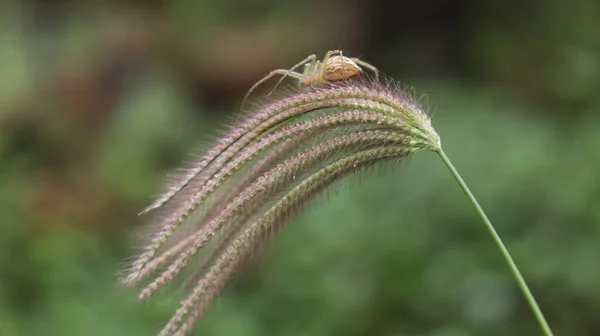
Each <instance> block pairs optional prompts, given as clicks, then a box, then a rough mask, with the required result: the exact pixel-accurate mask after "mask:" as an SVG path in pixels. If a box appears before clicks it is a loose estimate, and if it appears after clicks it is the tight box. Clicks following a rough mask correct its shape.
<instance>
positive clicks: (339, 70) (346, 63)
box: [242, 50, 379, 104]
mask: <svg viewBox="0 0 600 336" xmlns="http://www.w3.org/2000/svg"><path fill="white" fill-rule="evenodd" d="M302 65H304V72H303V73H299V72H296V71H295V70H296V69H297V68H299V67H300V66H302ZM360 66H363V67H365V68H368V69H370V70H371V71H373V73H375V79H378V73H379V72H378V70H377V68H375V67H374V66H372V65H371V64H369V63H367V62H364V61H361V60H360V59H358V58H351V57H346V56H344V55H343V54H342V51H341V50H331V51H328V52H327V53H326V54H325V57H324V58H323V60H322V61H319V60H318V59H317V56H316V55H310V56H308V57H307V58H305V59H304V60H302V61H301V62H300V63H298V64H296V65H294V66H293V67H292V68H291V69H289V70H285V69H277V70H273V71H271V73H269V74H268V75H267V76H265V77H263V78H262V79H261V80H259V81H258V82H256V83H255V84H254V85H253V86H252V87H251V88H250V90H248V92H247V93H246V96H245V97H244V100H243V101H242V104H243V103H244V102H245V101H246V99H248V97H249V96H250V93H252V91H254V90H255V89H256V88H257V87H258V86H259V85H261V84H262V83H264V82H266V81H267V80H269V79H270V78H272V77H274V76H276V75H282V77H281V79H280V80H279V82H277V84H276V85H275V87H274V88H273V89H272V90H271V91H270V92H269V93H268V94H267V96H268V95H270V94H271V93H273V91H275V89H276V88H277V86H279V84H281V82H282V81H283V80H284V79H285V78H286V77H288V76H289V77H292V78H295V79H297V80H298V81H299V82H300V83H301V84H304V86H306V87H311V86H313V85H318V84H323V83H326V82H335V81H341V80H346V79H349V78H352V77H356V76H358V75H360V74H361V73H363V69H362V68H361V67H360Z"/></svg>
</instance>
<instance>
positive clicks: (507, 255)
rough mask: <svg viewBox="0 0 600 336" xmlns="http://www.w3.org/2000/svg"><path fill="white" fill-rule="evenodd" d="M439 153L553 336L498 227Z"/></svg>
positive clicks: (540, 320)
mask: <svg viewBox="0 0 600 336" xmlns="http://www.w3.org/2000/svg"><path fill="white" fill-rule="evenodd" d="M437 153H438V154H439V155H440V157H441V158H442V161H444V163H445V164H446V166H447V167H448V169H450V172H451V173H452V175H453V176H454V178H455V179H456V182H458V184H459V185H460V187H461V188H462V190H463V191H464V192H465V194H466V195H467V197H468V198H469V200H471V203H473V206H474V207H475V209H476V210H477V212H478V213H479V216H480V217H481V219H482V220H483V222H484V223H485V225H486V226H487V228H488V230H489V231H490V234H491V235H492V238H493V239H494V241H496V244H497V245H498V247H499V248H500V251H501V252H502V255H503V256H504V259H506V262H507V263H508V266H509V267H510V269H511V271H512V273H513V275H514V277H515V279H516V280H517V284H518V285H519V287H520V288H521V291H522V292H523V295H524V296H525V299H526V300H527V302H528V303H529V306H530V307H531V310H532V311H533V314H534V315H535V317H536V319H537V321H538V323H539V324H540V327H541V328H542V331H543V332H544V334H545V335H546V336H553V335H554V334H553V333H552V330H551V329H550V326H549V325H548V322H546V319H545V318H544V314H543V313H542V311H541V309H540V307H539V306H538V304H537V302H536V300H535V298H534V297H533V294H532V293H531V291H530V290H529V287H528V286H527V282H525V279H524V278H523V276H522V275H521V272H520V271H519V268H518V267H517V265H516V264H515V262H514V261H513V259H512V257H511V256H510V253H509V252H508V249H507V248H506V246H504V243H503V242H502V239H501V238H500V236H499V235H498V232H496V229H495V228H494V226H493V225H492V223H491V222H490V220H489V219H488V218H487V216H486V215H485V212H483V209H482V208H481V206H480V205H479V203H478V202H477V200H476V199H475V196H473V194H472V193H471V190H469V187H467V185H466V184H465V181H463V179H462V178H461V177H460V174H458V171H457V170H456V168H454V166H453V165H452V163H451V162H450V159H448V157H447V156H446V153H444V151H443V150H442V149H441V147H440V148H439V149H438V150H437Z"/></svg>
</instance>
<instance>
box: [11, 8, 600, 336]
mask: <svg viewBox="0 0 600 336" xmlns="http://www.w3.org/2000/svg"><path fill="white" fill-rule="evenodd" d="M250 3H251V2H247V3H246V2H243V1H233V0H228V1H191V0H178V1H176V0H172V1H166V2H159V1H146V2H141V1H140V2H133V1H130V2H117V1H112V2H110V1H99V0H97V1H90V2H80V3H78V2H76V1H56V2H44V1H14V0H13V1H4V2H2V3H1V4H0V74H1V75H0V183H1V185H2V188H0V210H1V211H0V247H1V248H2V253H1V254H0V335H3V336H13V335H19V336H20V335H48V336H51V335H61V336H62V335H65V336H69V335H90V336H94V335H128V336H129V335H152V334H153V333H154V332H156V331H157V330H159V328H160V327H161V326H162V324H163V323H164V322H166V320H167V319H168V317H169V316H170V314H171V313H172V311H173V310H174V308H175V307H176V306H177V303H178V298H179V294H180V293H179V292H178V291H177V289H172V290H170V291H167V292H166V293H164V294H162V295H160V296H159V297H157V298H156V299H154V300H151V301H150V302H148V303H144V304H138V303H137V302H136V301H135V295H136V292H135V291H126V290H123V289H120V288H118V287H117V285H116V278H117V274H116V273H117V272H118V271H119V269H120V267H121V266H122V263H123V262H125V261H126V260H127V257H128V256H129V255H130V253H132V250H131V247H132V246H136V244H137V243H136V236H137V235H139V233H140V231H141V227H142V226H143V224H144V218H138V217H137V216H136V213H137V212H138V211H139V210H141V208H142V207H143V206H144V205H146V204H147V203H148V202H149V201H150V196H151V195H153V194H154V193H156V192H158V191H159V187H160V183H162V180H163V177H164V175H165V174H166V173H167V172H169V170H171V169H173V168H175V167H177V166H179V165H180V164H181V161H183V160H188V159H190V157H189V156H188V153H190V152H197V151H198V150H199V149H201V148H202V146H201V145H202V144H203V143H208V142H210V141H211V140H212V139H213V138H214V137H215V136H217V135H218V134H219V133H218V132H220V129H222V128H221V125H222V124H226V123H228V122H229V120H230V119H229V118H231V117H232V116H233V113H234V112H236V109H237V106H238V105H237V104H238V103H239V100H240V99H241V97H242V96H243V94H244V93H245V90H246V89H247V88H248V87H249V86H250V85H251V84H252V83H253V82H254V81H255V80H257V79H258V78H260V76H262V75H264V73H266V72H268V71H269V70H270V69H272V68H274V67H281V66H285V65H287V64H294V63H295V62H296V61H297V60H299V59H300V58H302V57H305V56H306V54H308V53H313V52H316V53H319V54H323V53H324V51H325V50H326V49H328V48H333V47H335V46H336V44H337V46H338V47H341V48H343V49H344V50H348V52H349V53H350V54H353V55H358V56H361V57H362V58H364V59H365V60H367V61H368V62H370V63H372V64H375V65H376V66H378V67H379V68H380V69H381V70H383V71H384V72H386V73H387V74H388V75H390V76H392V77H394V78H396V79H398V80H401V81H403V82H406V83H410V84H411V85H414V86H415V87H416V88H417V90H416V91H417V92H418V93H419V94H420V93H422V92H427V93H428V95H429V97H431V99H430V100H428V101H426V102H425V103H426V105H428V106H431V109H432V113H433V112H434V111H435V114H434V116H433V125H434V127H436V129H437V131H438V132H439V133H440V135H441V137H442V143H443V145H444V147H445V150H446V151H447V153H448V154H449V155H450V156H451V157H452V159H453V161H454V163H455V164H456V165H457V168H458V169H459V170H460V171H461V173H462V174H463V176H464V177H465V179H466V180H467V182H468V183H469V185H470V186H471V188H472V189H473V191H474V192H475V194H476V195H477V197H478V198H479V200H480V202H481V203H482V205H483V207H484V208H485V209H486V211H487V212H488V215H489V216H490V218H491V219H492V221H493V222H494V223H495V224H496V225H497V227H498V230H499V231H500V233H501V235H502V236H503V237H504V239H505V240H506V242H507V244H508V245H509V249H510V250H511V251H512V253H513V255H514V258H515V260H516V261H517V263H518V264H519V266H520V268H521V269H522V271H523V273H524V276H525V277H526V278H527V280H528V281H529V282H530V286H531V288H532V291H533V292H534V294H535V295H536V296H537V298H538V300H539V301H540V305H541V307H542V309H543V310H544V312H545V313H546V315H547V318H548V320H549V323H550V324H551V326H552V327H553V328H554V329H555V333H556V334H557V335H595V334H598V333H599V332H600V322H599V321H598V319H597V316H600V286H599V285H598V284H600V267H598V266H597V265H598V261H597V257H598V256H599V255H600V207H599V206H598V204H600V180H599V177H598V167H599V166H600V151H599V150H598V144H599V143H600V133H599V132H598V127H599V126H600V113H599V112H600V98H599V97H598V96H597V95H596V94H595V92H597V91H598V89H599V88H600V58H599V57H598V55H600V38H599V37H598V36H600V23H599V22H600V21H598V20H597V18H598V17H600V5H599V4H597V2H594V1H591V0H590V1H575V2H568V1H536V2H535V5H533V4H532V3H531V4H529V5H528V6H522V3H521V2H519V1H513V2H505V1H503V2H500V1H491V2H485V3H486V4H485V5H484V2H481V3H480V2H474V1H471V2H470V1H461V2H456V3H455V4H453V6H452V10H449V8H447V5H444V4H443V2H439V3H438V2H436V1H425V2H421V3H419V4H409V3H407V4H404V5H398V4H396V2H394V3H392V2H388V1H370V2H369V4H366V2H365V3H364V4H362V3H354V2H353V3H350V4H349V3H346V2H340V1H324V2H317V1H303V2H299V1H291V2H285V3H283V2H281V3H279V2H275V1H270V0H263V1H256V2H252V4H250ZM398 6H400V7H398ZM402 6H404V7H402ZM440 8H441V9H447V11H446V12H445V13H440V11H442V10H441V9H440ZM403 11H404V12H409V13H414V18H411V19H410V20H399V21H401V22H398V20H396V21H392V19H391V17H393V15H394V14H397V15H400V14H401V13H403ZM442 14H444V15H446V16H447V17H448V18H446V19H442V17H445V16H443V15H442ZM403 15H405V16H406V15H408V14H406V13H404V14H403ZM450 42H451V43H450ZM451 46H452V48H451ZM198 145H200V148H198ZM390 168H393V167H390ZM342 185H343V186H342V188H341V189H340V190H339V192H338V193H332V194H328V195H324V196H323V197H321V198H319V200H318V201H317V202H316V203H315V206H313V207H311V208H310V211H308V212H307V213H305V214H303V215H301V216H299V217H297V218H296V219H295V220H293V222H292V223H291V224H290V225H289V227H288V228H287V229H286V230H284V231H283V232H282V234H281V235H280V236H279V237H278V239H276V240H274V241H273V242H272V243H271V244H270V247H269V249H267V252H266V254H265V255H264V257H263V258H261V259H260V260H259V262H258V263H257V264H256V265H254V266H253V267H250V268H249V269H248V270H247V271H245V272H243V273H241V274H240V275H239V276H238V277H237V279H236V281H234V283H233V285H232V286H229V288H228V289H227V290H226V292H225V294H224V295H223V296H222V297H221V298H220V299H219V300H217V302H216V304H215V306H214V307H213V308H212V309H211V310H210V312H209V313H208V315H207V316H206V317H205V318H204V319H202V320H201V322H200V324H199V327H198V330H197V334H198V335H203V334H208V335H282V336H292V335H338V334H348V335H436V336H459V335H483V334H484V335H535V334H537V333H538V332H539V330H538V329H537V325H536V322H535V321H534V319H533V317H532V315H531V313H530V312H529V311H528V308H527V307H526V305H525V302H524V300H523V299H522V297H521V295H520V292H519V290H518V288H517V287H516V285H515V284H514V282H513V279H512V278H511V277H510V274H509V272H508V269H507V267H506V265H505V264H504V262H503V260H502V259H501V256H500V254H499V252H498V251H497V249H496V247H495V246H494V244H493V242H492V241H491V239H490V238H489V237H488V235H487V233H486V231H485V229H484V228H483V226H482V225H481V223H480V221H479V219H478V217H477V216H476V215H475V213H474V211H473V209H472V208H471V207H470V205H469V204H468V202H467V200H466V199H465V197H464V196H463V195H462V194H461V191H460V189H459V188H458V187H457V186H456V185H455V182H454V181H453V180H452V178H451V177H450V175H449V173H448V172H447V171H446V170H445V168H444V166H443V164H442V163H441V162H440V161H439V159H438V158H437V157H436V156H435V155H433V154H419V155H416V156H415V157H414V158H413V159H412V160H411V162H410V163H409V164H407V165H406V166H405V167H402V168H399V167H396V168H395V169H385V170H383V171H381V172H380V173H379V174H368V175H365V176H362V178H361V179H360V181H357V180H352V181H346V182H345V183H343V184H342Z"/></svg>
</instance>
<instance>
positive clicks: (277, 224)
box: [121, 81, 440, 336]
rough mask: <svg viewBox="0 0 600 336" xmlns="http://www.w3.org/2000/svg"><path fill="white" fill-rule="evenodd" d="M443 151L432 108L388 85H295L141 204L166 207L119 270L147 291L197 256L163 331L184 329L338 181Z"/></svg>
mask: <svg viewBox="0 0 600 336" xmlns="http://www.w3.org/2000/svg"><path fill="white" fill-rule="evenodd" d="M421 150H433V151H438V150H440V139H439V137H438V135H437V133H436V132H435V131H434V129H433V128H432V126H431V123H430V120H429V118H428V116H427V115H426V114H425V113H424V112H423V111H422V109H421V108H420V106H419V104H418V103H417V102H416V101H415V100H414V99H413V98H412V97H411V96H410V95H409V94H407V93H406V92H405V91H403V90H401V89H399V88H397V87H396V86H394V85H392V84H381V83H380V82H366V83H360V82H358V81H344V82H337V83H333V84H332V83H330V84H327V85H324V86H321V87H314V88H311V89H307V90H305V91H302V92H299V93H291V94H288V95H286V96H284V97H283V98H280V99H276V100H274V101H272V102H270V103H269V104H266V105H265V106H261V107H259V108H257V109H256V110H255V111H253V112H251V113H249V114H248V115H246V116H245V118H244V119H243V120H241V121H240V122H238V123H237V124H235V125H234V126H233V127H231V129H230V130H229V131H228V132H227V133H226V134H225V135H224V136H223V137H222V138H221V139H219V140H218V141H217V142H216V143H215V144H214V145H213V147H212V148H210V149H209V150H208V151H207V152H206V154H205V155H204V156H202V157H201V158H200V159H199V160H198V161H197V162H196V163H194V164H193V165H192V166H191V167H190V168H189V169H188V170H187V171H186V172H185V173H184V174H183V175H182V176H181V177H180V178H178V179H176V180H174V181H173V182H172V183H171V184H170V185H169V186H168V188H167V189H166V191H165V192H164V193H163V194H162V195H161V196H159V197H158V198H157V199H156V201H155V202H154V203H152V204H151V205H150V206H149V207H148V208H146V209H145V210H144V211H143V212H142V213H146V212H148V211H150V210H153V209H157V208H164V209H165V211H163V215H162V216H159V217H158V219H157V223H156V224H157V230H156V232H155V233H154V234H153V235H152V236H151V237H150V238H149V241H148V243H147V245H146V246H145V247H144V248H143V249H142V250H141V252H140V253H139V255H138V256H137V257H136V258H135V259H134V261H133V262H132V263H131V266H130V267H129V269H128V270H126V271H125V273H124V274H123V277H122V279H121V282H122V283H123V284H124V285H133V284H137V283H139V282H140V281H141V280H142V279H144V278H146V277H149V276H151V275H152V280H151V281H150V282H149V284H147V285H146V286H145V287H144V288H143V289H142V291H141V293H140V295H139V299H140V300H145V299H147V298H148V297H150V296H152V295H153V294H154V293H156V292H157V291H158V290H159V289H161V288H162V287H163V286H165V285H167V284H169V283H171V282H173V281H175V280H177V279H178V278H179V277H181V274H182V272H183V271H185V270H186V268H188V267H187V266H188V265H190V264H191V261H192V260H193V259H198V262H194V265H201V267H199V268H198V269H196V270H195V271H194V272H193V273H194V274H193V275H191V276H190V277H187V278H186V279H187V281H186V282H185V287H188V288H190V289H191V291H190V292H189V294H188V295H187V297H186V298H185V299H184V300H183V301H182V302H181V306H180V308H179V309H178V310H177V311H176V312H175V314H174V316H173V317H172V318H171V320H170V321H169V322H168V323H167V325H166V326H165V327H164V329H163V330H162V331H161V333H160V335H162V336H167V335H186V334H187V333H189V331H191V329H193V326H194V325H195V322H196V320H197V319H198V318H199V317H200V316H201V315H202V314H203V312H204V311H205V310H206V309H207V308H208V307H209V305H210V302H211V301H212V299H213V298H214V297H215V296H216V295H218V293H219V292H220V291H221V289H222V288H223V287H224V286H225V284H226V283H227V281H228V279H229V278H230V277H231V276H232V274H233V273H234V272H235V271H236V270H237V269H239V268H240V266H241V265H242V264H243V263H245V262H246V261H248V260H250V259H252V257H253V256H254V255H255V253H256V252H257V249H258V247H259V246H261V242H264V241H265V239H267V238H269V237H270V236H271V235H272V234H273V233H275V232H276V231H277V230H278V229H279V228H281V227H282V226H283V225H284V224H285V223H286V222H287V220H288V218H289V217H290V216H291V215H292V214H294V213H295V212H297V211H299V210H300V209H302V208H303V207H304V206H305V205H306V204H308V203H309V201H310V200H312V199H313V198H314V197H315V196H316V195H318V194H319V193H320V192H322V191H323V190H325V189H327V188H328V187H329V186H331V185H332V184H333V183H335V182H336V181H338V180H340V179H342V178H345V177H347V176H349V175H351V174H353V173H355V172H359V171H362V170H364V169H365V168H368V167H370V166H373V165H375V164H377V163H381V162H384V161H398V160H402V159H405V158H407V157H409V156H411V155H412V154H414V153H416V152H418V151H421Z"/></svg>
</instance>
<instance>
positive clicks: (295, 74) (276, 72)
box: [240, 69, 304, 106]
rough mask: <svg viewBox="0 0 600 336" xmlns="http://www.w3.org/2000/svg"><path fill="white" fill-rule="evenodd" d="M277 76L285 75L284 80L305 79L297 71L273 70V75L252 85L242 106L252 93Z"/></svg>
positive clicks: (270, 74)
mask: <svg viewBox="0 0 600 336" xmlns="http://www.w3.org/2000/svg"><path fill="white" fill-rule="evenodd" d="M276 75H283V76H284V77H283V78H285V77H286V76H290V77H293V78H297V79H298V80H302V79H303V78H304V76H302V74H300V73H298V72H295V71H290V70H285V69H277V70H273V71H271V73H269V74H268V75H266V76H265V77H263V78H262V79H261V80H259V81H258V82H256V83H254V85H252V87H251V88H250V90H248V92H246V95H245V96H244V99H243V100H242V104H241V105H240V106H244V103H245V102H246V100H247V99H248V97H249V96H250V94H251V93H252V91H254V90H255V89H256V88H257V87H258V86H260V85H261V84H262V83H264V82H266V81H267V80H269V79H271V77H273V76H276ZM278 84H279V83H278ZM273 90H275V89H273ZM273 90H271V92H269V94H271V93H272V92H273ZM267 96H268V95H267Z"/></svg>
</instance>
